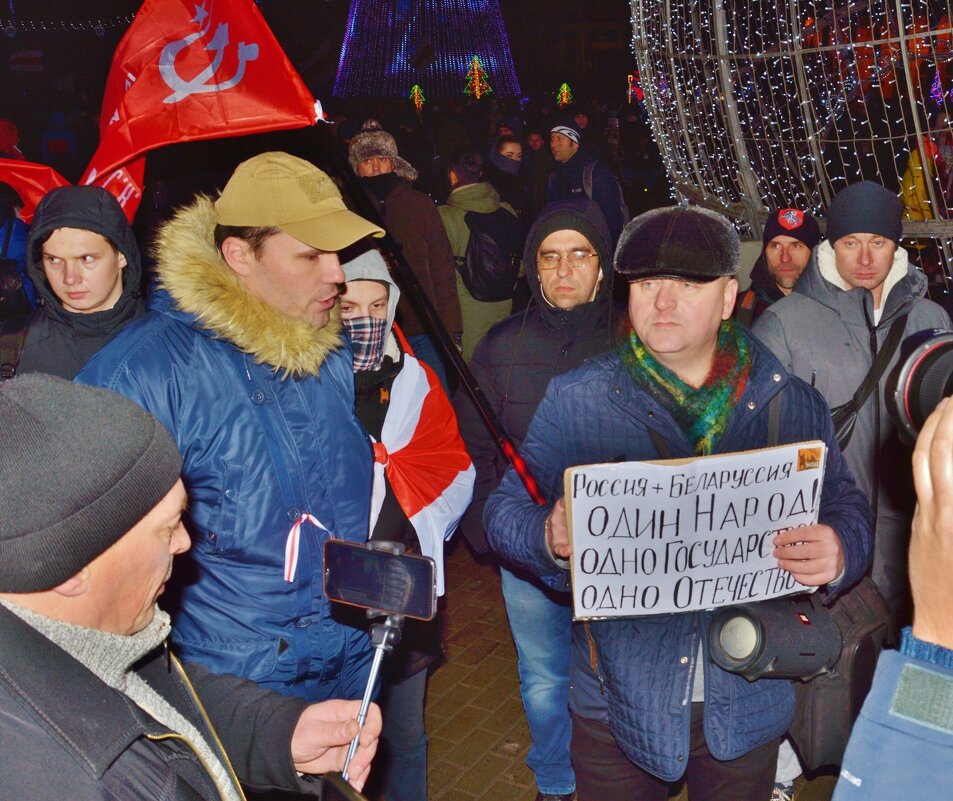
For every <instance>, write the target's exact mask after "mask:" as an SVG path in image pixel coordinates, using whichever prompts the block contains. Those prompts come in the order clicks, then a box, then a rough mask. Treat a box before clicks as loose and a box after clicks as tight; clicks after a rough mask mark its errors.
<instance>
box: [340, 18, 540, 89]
mask: <svg viewBox="0 0 953 801" xmlns="http://www.w3.org/2000/svg"><path fill="white" fill-rule="evenodd" d="M473 56H477V57H478V58H479V60H480V64H481V65H482V66H483V69H484V70H485V72H486V75H487V76H488V79H489V80H490V81H491V82H492V84H493V87H494V90H495V93H496V94H497V95H499V96H504V97H505V96H515V97H519V96H520V94H521V90H520V85H519V80H518V79H517V77H516V70H515V69H514V68H513V57H512V55H511V53H510V45H509V39H508V38H507V35H506V28H505V27H504V25H503V16H502V14H501V13H500V4H499V0H351V5H350V10H349V12H348V18H347V26H346V28H345V32H344V43H343V45H342V46H341V58H340V60H339V61H338V71H337V79H336V80H335V82H334V95H335V96H336V97H406V93H407V87H408V86H413V85H414V84H419V85H420V86H426V87H427V93H428V95H429V96H430V97H431V98H433V97H451V96H455V95H456V96H459V94H460V91H461V86H462V85H463V83H464V81H465V79H466V75H467V72H468V70H469V69H470V65H471V62H472V59H473Z"/></svg>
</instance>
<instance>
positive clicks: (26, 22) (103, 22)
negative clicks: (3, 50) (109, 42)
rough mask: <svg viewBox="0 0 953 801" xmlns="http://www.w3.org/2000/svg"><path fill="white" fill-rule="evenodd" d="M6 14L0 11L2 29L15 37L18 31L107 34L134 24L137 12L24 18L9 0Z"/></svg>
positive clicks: (0, 28)
mask: <svg viewBox="0 0 953 801" xmlns="http://www.w3.org/2000/svg"><path fill="white" fill-rule="evenodd" d="M6 5H7V8H6V14H2V12H0V30H3V32H4V33H5V34H6V35H7V36H8V37H9V38H11V39H12V38H13V37H15V36H16V35H17V34H18V33H78V32H83V31H89V32H90V33H94V34H96V35H97V36H105V35H106V31H111V30H117V29H122V30H125V29H126V28H128V27H129V26H130V25H131V24H132V20H133V18H134V17H135V16H136V12H134V11H130V12H129V13H128V14H118V15H111V16H108V17H97V18H95V19H46V18H32V17H27V18H24V17H23V16H21V15H20V14H18V13H17V8H16V6H15V4H14V0H7V4H6Z"/></svg>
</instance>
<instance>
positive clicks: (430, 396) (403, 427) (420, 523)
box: [370, 327, 476, 595]
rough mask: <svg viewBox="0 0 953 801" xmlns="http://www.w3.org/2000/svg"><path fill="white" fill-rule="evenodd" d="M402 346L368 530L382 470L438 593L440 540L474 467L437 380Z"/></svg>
mask: <svg viewBox="0 0 953 801" xmlns="http://www.w3.org/2000/svg"><path fill="white" fill-rule="evenodd" d="M395 330H397V329H396V327H395ZM401 341H402V342H405V340H404V339H403V337H401ZM405 350H406V352H405V354H404V365H403V367H402V368H401V370H400V372H399V373H398V374H397V376H396V377H395V378H394V383H393V385H392V386H391V391H390V405H389V406H388V408H387V416H386V417H385V419H384V425H383V427H382V429H381V441H380V442H379V443H375V445H374V455H375V464H374V490H373V498H372V502H371V526H370V530H371V531H373V530H374V523H375V521H376V519H377V513H378V512H379V511H380V508H381V503H382V502H383V500H384V482H383V475H384V474H385V473H386V475H387V480H388V481H389V482H390V486H391V489H392V490H393V491H394V497H395V498H396V499H397V502H398V503H399V504H400V508H401V509H403V511H404V514H405V515H407V519H408V520H410V522H411V524H412V525H413V527H414V529H415V530H416V532H417V538H418V539H419V540H420V548H421V551H422V553H423V554H424V556H429V557H431V558H432V559H433V560H434V561H435V562H436V565H437V576H436V578H437V593H438V594H439V595H442V594H443V591H444V575H443V543H444V540H446V539H447V538H449V537H450V535H451V534H453V532H454V530H455V529H456V527H457V524H458V523H459V522H460V518H461V517H462V516H463V513H464V512H465V511H466V509H467V507H468V506H469V505H470V499H471V498H472V497H473V485H474V483H475V481H476V470H475V469H474V467H473V462H472V460H471V459H470V455H469V454H468V453H467V449H466V446H465V445H464V444H463V439H462V438H461V437H460V432H459V429H458V428H457V418H456V415H455V414H454V412H453V407H452V406H451V405H450V401H449V400H448V399H447V395H446V393H445V392H444V391H443V387H442V386H441V384H440V380H439V379H438V378H437V376H436V375H435V374H434V372H433V370H431V369H430V368H429V367H428V366H427V365H425V364H424V363H423V362H421V361H418V360H417V359H416V358H415V357H414V356H412V355H411V351H410V349H409V347H407V346H406V345H405Z"/></svg>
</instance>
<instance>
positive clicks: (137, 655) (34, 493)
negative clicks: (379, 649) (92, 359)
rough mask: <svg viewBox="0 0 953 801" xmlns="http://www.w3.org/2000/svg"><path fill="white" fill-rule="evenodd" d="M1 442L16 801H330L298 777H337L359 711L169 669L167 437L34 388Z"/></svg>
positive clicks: (3, 598) (370, 737)
mask: <svg viewBox="0 0 953 801" xmlns="http://www.w3.org/2000/svg"><path fill="white" fill-rule="evenodd" d="M103 420H108V421H109V425H107V426H102V425H101V424H102V421H103ZM0 426H2V428H3V431H4V437H3V448H2V449H0V641H2V642H3V648H2V649H0V742H2V743H3V747H2V748H0V786H2V787H3V795H4V797H10V798H30V799H36V800H37V801H43V800H44V799H49V800H50V801H53V799H57V801H58V800H59V799H63V798H107V797H108V798H121V797H126V798H147V797H148V798H157V797H160V796H161V797H163V798H169V799H181V800H182V801H185V799H190V800H192V801H195V799H208V801H212V799H226V800H228V801H238V799H241V798H242V792H241V789H240V788H239V781H241V782H243V783H245V784H246V785H248V786H250V787H252V788H253V789H259V790H271V789H276V788H284V789H288V790H300V791H307V790H308V789H311V790H315V789H317V786H318V785H315V784H313V783H310V782H308V781H306V780H303V779H301V778H299V775H300V774H313V773H322V772H326V771H328V770H340V769H341V768H342V767H343V763H344V758H345V755H346V753H347V747H348V743H349V741H350V740H351V739H352V738H353V737H354V736H355V735H356V734H357V732H358V724H357V721H356V717H357V712H358V707H359V702H358V701H326V702H323V703H320V704H308V703H306V702H305V701H301V700H298V699H294V698H286V697H283V696H280V695H278V694H277V693H273V692H270V691H267V690H262V689H259V688H258V687H257V686H256V685H254V684H252V683H251V682H248V681H244V680H242V679H238V678H236V677H234V676H216V675H214V674H212V673H210V672H209V671H208V670H206V669H204V668H202V667H201V666H198V665H194V664H186V665H183V664H181V663H180V662H179V661H178V660H177V659H176V658H175V657H174V656H172V655H171V654H170V653H169V650H168V646H167V645H166V639H167V638H168V635H169V630H170V625H169V616H168V615H167V614H166V613H165V612H163V611H162V610H161V609H159V607H158V606H157V605H156V599H157V598H158V597H159V596H160V595H161V594H162V591H163V589H164V587H165V584H166V582H167V581H168V579H169V577H170V575H171V572H172V562H173V558H174V557H175V556H176V555H177V554H181V553H183V552H185V551H187V550H188V548H189V545H190V541H189V535H188V534H187V533H186V530H185V527H184V526H183V524H182V514H183V511H184V510H185V505H186V494H185V489H184V487H183V484H182V481H181V479H180V478H179V472H180V470H181V467H182V460H181V458H180V456H179V452H178V450H177V449H176V447H175V443H174V442H173V441H172V437H171V436H170V435H169V433H168V431H166V429H165V428H164V427H163V426H162V424H161V423H159V422H158V421H157V420H156V419H155V418H154V417H152V416H151V415H150V414H148V413H147V412H145V411H143V410H142V409H141V408H139V407H138V406H136V404H134V403H133V402H132V401H129V400H126V399H125V398H123V397H122V396H120V395H116V394H114V393H112V392H109V391H107V390H103V389H95V388H92V387H84V386H80V385H75V384H70V383H67V382H66V381H64V380H62V379H59V378H54V377H53V376H47V375H42V374H36V375H29V376H24V377H21V378H18V379H15V380H13V381H8V382H5V383H3V384H2V385H0ZM94 430H95V431H96V432H97V433H96V435H95V436H92V435H91V434H90V432H91V431H94ZM25 499H32V500H31V501H29V502H25ZM369 723H370V725H369V726H368V725H367V724H365V727H364V729H363V732H362V734H361V745H360V748H359V749H358V751H357V755H356V756H355V758H354V760H353V761H352V762H351V764H350V773H351V777H352V783H353V784H354V786H355V787H357V788H358V789H360V787H361V786H362V785H363V782H364V779H365V777H366V774H367V770H368V768H369V766H370V760H371V758H372V756H373V754H374V751H375V749H376V737H377V733H378V732H379V730H380V716H379V713H378V711H377V710H376V709H372V710H371V716H370V718H369ZM41 772H42V773H41Z"/></svg>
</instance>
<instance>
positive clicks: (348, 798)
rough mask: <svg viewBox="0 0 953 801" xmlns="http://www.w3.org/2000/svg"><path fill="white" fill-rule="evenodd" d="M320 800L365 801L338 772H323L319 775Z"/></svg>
mask: <svg viewBox="0 0 953 801" xmlns="http://www.w3.org/2000/svg"><path fill="white" fill-rule="evenodd" d="M321 778H322V779H323V780H324V781H323V787H322V788H321V801H367V798H366V797H365V796H363V795H361V794H360V793H359V792H358V791H357V790H355V789H354V788H353V787H351V785H350V784H348V783H347V782H346V781H344V779H343V778H342V777H341V774H340V773H325V774H324V775H323V776H322V777H321Z"/></svg>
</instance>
